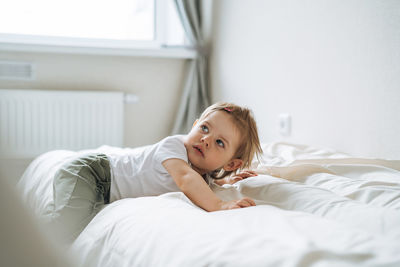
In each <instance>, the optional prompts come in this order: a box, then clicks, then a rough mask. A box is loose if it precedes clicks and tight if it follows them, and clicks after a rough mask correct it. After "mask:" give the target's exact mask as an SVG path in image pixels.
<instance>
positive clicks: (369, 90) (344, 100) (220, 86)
mask: <svg viewBox="0 0 400 267" xmlns="http://www.w3.org/2000/svg"><path fill="white" fill-rule="evenodd" d="M213 9H214V10H213V12H214V14H213V25H214V27H213V41H212V47H213V51H212V56H211V80H212V92H213V100H214V101H217V100H220V99H224V100H229V101H234V102H237V103H240V104H245V105H248V106H250V107H251V108H252V109H253V110H254V112H255V115H256V119H257V121H258V125H259V129H260V133H261V138H262V141H263V142H270V141H277V140H285V141H289V142H296V143H303V144H309V145H314V146H319V147H331V148H334V149H337V150H340V151H344V152H348V153H351V154H353V155H356V156H367V157H385V158H397V159H399V158H400V1H397V0H385V1H381V0H309V1H305V0H304V1H297V0H274V1H273V0H248V1H242V0H219V1H215V2H214V8H213ZM280 113H289V114H290V115H291V116H292V134H291V136H290V137H287V138H285V137H281V136H279V134H278V130H277V125H278V114H280Z"/></svg>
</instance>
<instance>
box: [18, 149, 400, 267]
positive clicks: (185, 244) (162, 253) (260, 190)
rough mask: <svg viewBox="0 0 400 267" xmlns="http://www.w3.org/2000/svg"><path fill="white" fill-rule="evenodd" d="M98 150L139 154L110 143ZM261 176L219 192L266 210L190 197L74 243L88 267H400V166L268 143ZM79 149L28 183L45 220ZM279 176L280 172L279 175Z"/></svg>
mask: <svg viewBox="0 0 400 267" xmlns="http://www.w3.org/2000/svg"><path fill="white" fill-rule="evenodd" d="M97 151H103V152H108V153H129V149H118V148H111V147H101V148H99V149H98V150H97ZM264 152H265V153H264V155H263V158H262V164H260V165H257V164H255V165H254V166H253V167H254V168H256V169H257V170H258V171H259V172H260V175H259V176H257V177H252V178H248V179H245V180H243V181H240V182H238V183H236V184H234V185H224V186H223V187H220V186H218V185H215V184H213V185H212V189H213V190H214V192H216V193H217V194H218V195H219V196H220V197H221V198H223V199H225V200H229V199H234V198H238V197H240V196H248V197H252V198H253V199H255V201H256V204H257V206H255V207H250V208H245V209H237V210H229V211H218V212H211V213H208V212H205V211H203V210H202V209H200V208H198V207H196V206H195V205H193V204H192V203H191V202H190V200H188V199H187V198H186V196H185V195H184V194H182V193H169V194H164V195H161V196H158V197H144V198H137V199H124V200H119V201H116V202H113V203H111V204H109V205H107V206H106V207H105V208H104V209H103V210H102V211H101V212H100V213H99V214H98V215H97V216H96V217H95V218H94V219H93V221H92V222H91V223H90V224H89V225H88V226H87V227H86V229H85V230H84V231H83V232H82V234H81V235H80V236H79V237H78V239H77V240H76V241H75V242H74V244H73V246H72V250H71V252H72V254H73V255H74V258H75V260H76V261H77V262H78V265H79V266H116V267H117V266H118V267H123V266H191V267H192V266H335V267H336V266H400V161H399V160H377V159H359V158H351V157H349V156H347V155H345V154H342V153H337V152H335V151H331V150H322V149H315V148H312V147H308V146H299V145H293V144H287V143H271V144H266V145H264ZM75 153H76V152H71V151H52V152H48V153H46V154H44V155H42V156H41V157H39V158H37V159H36V160H35V161H34V162H33V163H32V164H31V165H30V166H29V167H28V169H27V170H26V172H25V174H24V175H23V177H22V178H21V181H20V183H19V188H20V189H21V190H22V192H23V196H24V199H25V202H26V203H27V204H28V205H30V207H31V208H32V209H33V210H34V211H35V212H36V214H38V215H39V216H41V215H43V214H45V213H46V212H49V210H51V208H52V186H51V178H52V175H53V174H54V172H55V170H56V169H57V167H58V166H59V165H60V164H62V162H63V161H64V160H65V159H66V158H68V157H69V156H71V155H74V154H75ZM271 175H274V176H271Z"/></svg>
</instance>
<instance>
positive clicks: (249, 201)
mask: <svg viewBox="0 0 400 267" xmlns="http://www.w3.org/2000/svg"><path fill="white" fill-rule="evenodd" d="M237 205H239V206H240V207H241V208H246V207H251V206H255V205H256V203H255V202H254V200H252V199H251V198H247V197H245V198H242V199H241V200H239V201H238V202H237Z"/></svg>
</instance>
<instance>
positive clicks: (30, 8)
mask: <svg viewBox="0 0 400 267" xmlns="http://www.w3.org/2000/svg"><path fill="white" fill-rule="evenodd" d="M0 33H1V34H17V35H35V36H38V35H39V36H50V37H71V38H92V39H96V38H97V39H112V40H135V41H151V40H154V39H155V1H152V0H5V1H2V5H1V8H0Z"/></svg>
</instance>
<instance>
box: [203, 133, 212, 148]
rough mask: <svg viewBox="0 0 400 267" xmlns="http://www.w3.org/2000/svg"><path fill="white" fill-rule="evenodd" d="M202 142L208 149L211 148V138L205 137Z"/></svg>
mask: <svg viewBox="0 0 400 267" xmlns="http://www.w3.org/2000/svg"><path fill="white" fill-rule="evenodd" d="M201 142H203V143H204V145H205V146H206V147H209V146H210V136H208V135H206V136H203V138H201Z"/></svg>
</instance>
